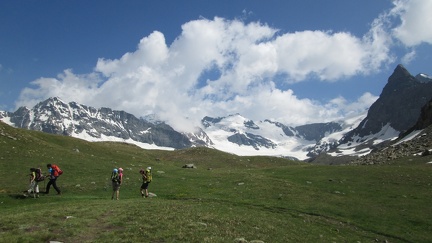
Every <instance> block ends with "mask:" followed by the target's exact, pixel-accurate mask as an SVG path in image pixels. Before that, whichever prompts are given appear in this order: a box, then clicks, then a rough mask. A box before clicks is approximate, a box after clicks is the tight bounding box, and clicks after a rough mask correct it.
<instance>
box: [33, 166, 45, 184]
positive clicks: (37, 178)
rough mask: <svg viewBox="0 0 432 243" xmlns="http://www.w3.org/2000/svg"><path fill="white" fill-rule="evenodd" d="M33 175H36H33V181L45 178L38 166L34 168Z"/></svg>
mask: <svg viewBox="0 0 432 243" xmlns="http://www.w3.org/2000/svg"><path fill="white" fill-rule="evenodd" d="M35 175H36V177H35V181H37V182H41V181H43V180H45V176H44V175H42V171H41V169H40V168H37V169H36V170H35Z"/></svg>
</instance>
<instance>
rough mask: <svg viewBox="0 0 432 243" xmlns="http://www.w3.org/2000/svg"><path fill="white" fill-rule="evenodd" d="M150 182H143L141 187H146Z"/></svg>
mask: <svg viewBox="0 0 432 243" xmlns="http://www.w3.org/2000/svg"><path fill="white" fill-rule="evenodd" d="M149 183H150V182H143V184H142V185H141V189H147V188H148V185H149Z"/></svg>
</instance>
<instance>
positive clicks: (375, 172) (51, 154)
mask: <svg viewBox="0 0 432 243" xmlns="http://www.w3.org/2000/svg"><path fill="white" fill-rule="evenodd" d="M431 160H432V157H430V156H429V157H422V158H420V157H419V158H405V159H400V160H398V161H395V162H394V163H393V164H391V165H384V166H323V165H310V164H305V163H301V162H295V161H290V160H287V159H283V158H273V157H263V156H257V157H239V156H235V155H232V154H227V153H223V152H220V151H216V150H212V149H207V148H192V149H185V150H177V151H158V150H142V149H139V148H138V147H136V146H133V145H128V144H122V143H89V142H85V141H82V140H78V139H74V138H70V137H64V136H55V135H49V134H44V133H40V132H34V131H26V130H21V129H14V128H12V127H9V126H7V125H4V124H2V123H0V165H1V168H2V169H1V170H0V176H1V178H2V183H1V184H0V203H1V204H0V210H1V211H0V213H1V217H0V242H48V241H50V240H57V241H62V242H239V241H240V240H239V239H242V238H243V239H245V240H247V241H249V242H250V241H253V240H261V241H263V242H377V241H378V242H385V241H388V242H431V241H432V236H431V234H430V232H431V230H432V223H431V220H430V219H431V218H432V210H430V196H431V190H432V186H431V183H432V180H431V179H432V178H431V176H432V173H431V172H432V171H431V170H432V165H430V164H426V162H428V161H431ZM47 163H55V164H58V165H59V166H60V167H61V168H62V170H63V171H64V174H63V175H62V176H61V177H60V178H59V179H58V185H59V187H60V188H61V189H62V192H63V195H62V196H57V195H42V196H41V197H40V198H38V199H33V198H23V197H22V196H21V192H22V191H23V190H25V189H27V186H28V185H27V180H28V178H27V174H28V170H29V168H30V167H34V166H41V167H42V168H43V169H46V168H45V165H46V164H47ZM188 163H194V164H195V165H196V166H197V169H184V168H181V167H182V166H183V165H184V164H188ZM147 166H152V167H153V182H152V183H151V184H150V187H149V191H150V192H152V193H155V194H156V195H157V196H156V197H153V198H141V196H140V193H139V187H140V185H141V181H140V175H139V173H138V172H139V169H140V168H144V167H147ZM114 167H123V168H124V173H125V182H124V184H123V185H122V188H121V190H120V191H121V193H120V200H118V201H116V200H114V201H113V200H111V185H110V181H109V176H110V173H111V170H112V168H114ZM39 185H41V186H42V190H44V189H43V185H44V182H42V183H40V184H39Z"/></svg>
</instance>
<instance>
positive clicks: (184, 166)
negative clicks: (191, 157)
mask: <svg viewBox="0 0 432 243" xmlns="http://www.w3.org/2000/svg"><path fill="white" fill-rule="evenodd" d="M182 168H186V169H196V168H197V167H196V166H195V165H194V164H185V165H183V167H182Z"/></svg>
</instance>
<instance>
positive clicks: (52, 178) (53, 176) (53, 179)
mask: <svg viewBox="0 0 432 243" xmlns="http://www.w3.org/2000/svg"><path fill="white" fill-rule="evenodd" d="M47 168H48V171H49V175H48V178H49V181H48V183H47V186H46V189H45V194H49V191H50V188H51V185H52V186H53V187H54V189H55V190H56V191H57V194H58V195H61V191H60V189H59V188H58V187H57V178H58V177H59V176H60V174H59V171H58V170H59V169H57V168H58V166H56V165H52V164H47Z"/></svg>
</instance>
